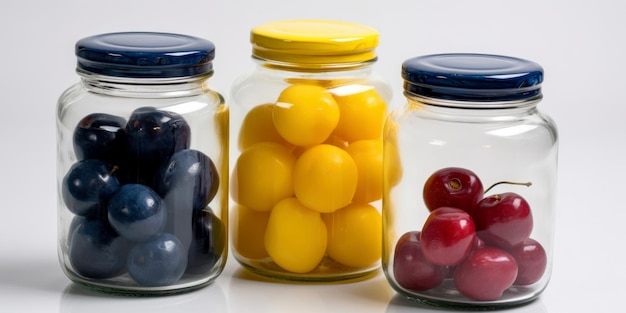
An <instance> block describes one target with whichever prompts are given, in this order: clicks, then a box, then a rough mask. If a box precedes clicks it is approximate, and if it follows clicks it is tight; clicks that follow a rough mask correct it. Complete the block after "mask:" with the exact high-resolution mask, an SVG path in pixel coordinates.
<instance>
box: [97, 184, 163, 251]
mask: <svg viewBox="0 0 626 313" xmlns="http://www.w3.org/2000/svg"><path fill="white" fill-rule="evenodd" d="M108 218H109V222H110V223H111V226H112V227H113V229H115V231H117V232H118V233H119V234H120V235H121V236H123V237H124V238H127V239H129V240H132V241H137V242H142V241H148V240H152V239H154V238H156V237H158V236H159V235H161V233H162V232H163V231H164V230H165V225H166V222H167V209H166V205H165V203H164V202H163V200H162V199H161V197H160V196H159V195H158V194H157V193H156V192H155V191H154V190H152V189H151V188H150V187H147V186H144V185H140V184H127V185H123V186H122V187H120V189H119V190H118V191H117V192H116V193H115V194H113V196H111V199H110V200H109V205H108Z"/></svg>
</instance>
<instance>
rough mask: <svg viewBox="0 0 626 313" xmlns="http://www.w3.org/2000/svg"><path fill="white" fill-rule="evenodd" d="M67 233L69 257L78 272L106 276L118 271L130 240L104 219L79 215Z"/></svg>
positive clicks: (123, 263) (116, 273) (99, 276)
mask: <svg viewBox="0 0 626 313" xmlns="http://www.w3.org/2000/svg"><path fill="white" fill-rule="evenodd" d="M72 227H73V229H74V231H73V233H72V234H71V235H70V236H69V238H70V240H68V242H69V253H68V255H69V258H70V263H71V265H72V268H74V271H75V272H76V273H78V274H79V275H81V276H83V277H86V278H92V279H106V278H111V277H115V276H118V275H121V274H123V273H124V272H125V269H126V259H127V256H128V251H129V250H130V247H131V243H130V242H129V241H128V240H126V239H124V238H123V237H121V236H119V235H118V234H117V233H116V232H115V231H114V230H113V228H111V226H110V225H109V224H108V223H107V222H106V221H104V220H101V219H88V218H82V217H79V218H78V219H76V220H75V223H73V225H72Z"/></svg>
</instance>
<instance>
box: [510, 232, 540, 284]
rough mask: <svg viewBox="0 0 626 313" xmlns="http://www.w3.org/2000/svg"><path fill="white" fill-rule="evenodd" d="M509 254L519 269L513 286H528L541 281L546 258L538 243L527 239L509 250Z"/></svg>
mask: <svg viewBox="0 0 626 313" xmlns="http://www.w3.org/2000/svg"><path fill="white" fill-rule="evenodd" d="M509 253H511V255H512V256H513V257H514V258H515V261H517V265H518V267H519V273H518V274H517V279H516V280H515V282H514V283H513V284H514V285H530V284H534V283H536V282H537V281H539V279H541V276H543V273H544V272H545V271H546V266H547V264H548V257H547V255H546V250H545V249H544V248H543V246H542V245H541V244H540V243H539V242H537V241H536V240H534V239H532V238H528V239H526V240H524V241H523V242H522V243H521V244H519V245H517V246H515V247H513V248H512V249H510V250H509Z"/></svg>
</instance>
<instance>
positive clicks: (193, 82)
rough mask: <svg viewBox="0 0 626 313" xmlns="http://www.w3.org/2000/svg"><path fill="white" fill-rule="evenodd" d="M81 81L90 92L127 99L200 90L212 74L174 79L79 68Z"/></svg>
mask: <svg viewBox="0 0 626 313" xmlns="http://www.w3.org/2000/svg"><path fill="white" fill-rule="evenodd" d="M77 73H78V75H79V76H80V78H81V83H82V85H83V86H84V87H85V89H87V90H88V91H89V92H93V93H98V94H103V95H109V96H117V97H128V98H148V99H150V98H179V97H189V96H194V95H198V94H201V93H203V92H204V91H205V90H207V89H208V87H207V81H208V79H209V78H210V77H211V76H212V75H213V72H212V71H211V72H208V73H205V74H202V75H197V76H187V77H173V78H129V77H115V76H106V75H99V74H94V73H91V72H87V71H83V70H80V69H78V70H77Z"/></svg>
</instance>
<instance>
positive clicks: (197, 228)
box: [56, 71, 229, 295]
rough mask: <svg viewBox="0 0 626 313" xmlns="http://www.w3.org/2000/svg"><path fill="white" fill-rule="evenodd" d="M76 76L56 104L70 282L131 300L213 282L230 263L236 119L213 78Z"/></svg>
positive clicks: (63, 241)
mask: <svg viewBox="0 0 626 313" xmlns="http://www.w3.org/2000/svg"><path fill="white" fill-rule="evenodd" d="M79 74H80V75H81V81H80V82H78V83H77V84H75V85H73V86H72V87H70V88H69V89H67V90H66V91H65V92H64V93H63V94H62V95H61V96H60V98H59V101H58V105H57V122H56V126H57V186H58V188H57V189H58V203H57V207H58V253H59V260H60V263H61V266H62V268H63V270H64V272H65V274H66V275H67V276H68V277H69V278H70V279H71V280H72V281H74V282H77V283H79V284H83V285H87V286H89V287H92V288H96V289H99V290H103V291H106V292H112V293H122V294H133V295H159V294H171V293H177V292H183V291H188V290H192V289H195V288H199V287H202V286H205V285H206V284H208V283H210V282H212V281H213V280H214V279H215V278H216V277H217V276H218V275H219V274H220V273H221V272H222V270H223V267H224V265H225V262H226V257H227V227H228V214H227V212H228V201H227V197H228V196H227V194H228V114H229V111H228V108H227V107H226V105H225V103H224V100H223V98H222V96H221V95H220V94H219V93H217V92H215V91H213V90H211V89H210V88H209V87H208V85H207V81H208V78H209V77H210V75H202V76H199V77H183V78H171V79H134V78H115V77H109V76H103V75H97V74H91V73H86V72H80V71H79Z"/></svg>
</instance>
